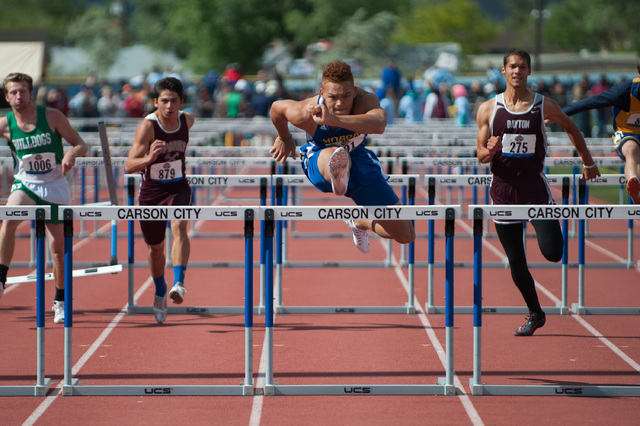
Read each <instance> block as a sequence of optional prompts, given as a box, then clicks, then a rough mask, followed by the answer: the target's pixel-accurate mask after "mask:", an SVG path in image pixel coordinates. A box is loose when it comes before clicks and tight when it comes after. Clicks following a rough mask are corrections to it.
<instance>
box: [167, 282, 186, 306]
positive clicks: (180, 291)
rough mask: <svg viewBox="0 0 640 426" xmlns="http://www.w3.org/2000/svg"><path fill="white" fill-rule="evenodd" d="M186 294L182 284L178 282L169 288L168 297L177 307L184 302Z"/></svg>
mask: <svg viewBox="0 0 640 426" xmlns="http://www.w3.org/2000/svg"><path fill="white" fill-rule="evenodd" d="M186 292H187V290H185V288H184V284H182V283H181V282H179V281H178V282H177V283H175V284H174V285H173V287H172V288H171V291H170V292H169V297H170V298H171V300H172V301H173V303H176V304H178V305H179V304H181V303H182V301H183V300H184V294H185V293H186Z"/></svg>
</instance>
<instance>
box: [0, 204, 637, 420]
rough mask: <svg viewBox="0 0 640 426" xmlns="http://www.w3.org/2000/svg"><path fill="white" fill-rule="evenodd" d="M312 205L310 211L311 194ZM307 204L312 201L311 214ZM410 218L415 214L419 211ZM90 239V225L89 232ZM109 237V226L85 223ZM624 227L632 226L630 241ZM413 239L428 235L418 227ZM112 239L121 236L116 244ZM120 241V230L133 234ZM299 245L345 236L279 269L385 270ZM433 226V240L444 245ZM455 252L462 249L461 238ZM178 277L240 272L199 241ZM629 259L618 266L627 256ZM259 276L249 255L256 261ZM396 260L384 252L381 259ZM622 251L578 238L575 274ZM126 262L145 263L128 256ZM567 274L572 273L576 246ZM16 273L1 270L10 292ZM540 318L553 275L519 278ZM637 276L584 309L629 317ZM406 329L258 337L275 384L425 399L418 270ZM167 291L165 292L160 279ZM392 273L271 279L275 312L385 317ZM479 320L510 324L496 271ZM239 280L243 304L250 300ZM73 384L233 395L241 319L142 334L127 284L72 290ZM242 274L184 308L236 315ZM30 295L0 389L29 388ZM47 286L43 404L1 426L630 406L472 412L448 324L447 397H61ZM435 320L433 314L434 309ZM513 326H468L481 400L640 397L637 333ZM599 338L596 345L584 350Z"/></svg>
mask: <svg viewBox="0 0 640 426" xmlns="http://www.w3.org/2000/svg"><path fill="white" fill-rule="evenodd" d="M310 194H315V193H314V192H310ZM312 202H314V201H312ZM418 203H419V202H418ZM603 224H604V222H598V221H594V222H591V223H590V225H589V226H590V228H589V229H590V232H593V233H596V232H600V231H612V230H616V231H619V232H620V233H623V234H624V233H626V223H609V224H608V225H606V226H605V227H604V228H601V226H602V225H603ZM92 225H93V224H89V225H88V228H89V229H90V230H91V229H93V228H92ZM100 225H101V226H104V227H105V232H108V224H107V223H101V224H100ZM636 225H638V223H636ZM416 226H417V230H418V233H420V234H424V233H425V232H426V224H425V223H420V222H418V223H417V225H416ZM124 227H125V225H124V224H121V225H120V232H125V229H124ZM469 227H470V223H469V221H468V220H466V219H462V220H459V221H457V222H456V235H457V237H456V238H455V259H456V261H467V262H470V261H471V260H472V255H473V249H472V239H471V238H468V235H469V233H470V228H469ZM137 229H138V228H137V225H136V230H137ZM196 229H197V230H196V234H197V235H200V236H204V235H205V234H207V233H213V232H218V233H220V232H238V233H240V232H241V231H242V223H240V222H206V223H199V224H198V225H197V228H196ZM296 230H297V231H298V232H300V233H308V232H322V233H326V234H334V233H344V234H345V236H346V237H347V238H301V237H295V238H290V240H289V251H288V253H289V259H290V260H292V261H294V260H308V259H314V258H319V259H322V260H327V261H335V260H354V261H360V260H363V261H364V260H367V261H370V260H371V261H373V260H375V261H380V262H382V261H384V259H385V257H386V254H385V249H386V247H387V246H386V244H385V243H383V242H382V241H381V240H379V239H376V238H372V240H371V242H372V251H371V253H370V254H369V255H362V254H360V253H359V252H357V251H356V250H355V248H354V247H353V245H352V243H351V240H350V238H348V235H346V232H348V230H347V228H346V226H344V224H342V223H337V222H336V223H322V224H317V223H313V222H300V223H298V224H297V225H296ZM442 231H443V224H442V223H436V232H439V233H442ZM465 234H466V235H465ZM191 242H192V258H191V259H192V261H194V262H195V261H202V262H207V261H208V262H210V261H212V260H215V261H236V262H239V261H241V260H242V259H243V256H244V245H243V242H242V240H241V239H238V238H223V237H220V238H210V237H209V238H197V237H194V238H192V240H191ZM638 245H639V244H638V243H634V253H638V249H640V247H638ZM27 246H28V241H27V240H26V239H22V240H19V242H18V247H17V250H16V256H15V260H16V261H18V260H26V259H27V258H28V250H27ZM255 246H256V247H255V259H256V260H257V259H258V246H259V244H258V242H257V240H256V244H255ZM393 247H394V248H393V254H394V259H396V260H397V259H399V258H400V249H399V247H398V246H397V245H394V246H393ZM426 247H427V246H426V240H425V239H424V238H420V239H419V240H418V242H417V244H416V261H417V262H425V261H426V260H427V248H426ZM527 247H528V251H529V256H530V261H531V262H537V261H540V260H541V259H540V254H539V252H538V250H537V247H535V240H534V239H529V240H528V246H527ZM626 250H627V247H626V239H624V238H604V237H598V238H590V239H589V242H588V244H587V253H586V256H587V259H588V261H589V262H596V261H597V262H616V261H619V259H620V258H623V259H624V258H626ZM108 253H109V240H108V239H107V238H89V239H76V240H75V252H74V260H75V261H78V262H79V261H87V262H91V261H99V262H102V261H106V260H107V259H108ZM435 253H436V262H442V261H443V260H444V242H443V240H442V239H441V238H439V239H438V240H437V241H436V252H435ZM126 256H127V252H126V243H125V241H124V239H121V240H120V241H119V245H118V258H119V260H120V261H121V262H123V261H124V262H126ZM135 256H136V259H137V260H138V261H143V260H144V257H145V246H144V244H143V243H142V240H141V239H140V238H137V239H136V244H135ZM570 256H571V258H570V260H571V261H576V259H577V248H576V243H575V239H572V241H571V243H570ZM484 260H485V261H486V262H492V261H501V260H502V255H501V249H500V247H499V243H498V242H497V240H496V239H495V238H492V237H491V236H489V238H487V239H486V243H485V248H484ZM29 272H31V270H29V269H20V268H12V269H11V271H10V275H11V276H13V275H22V274H26V273H29ZM472 272H473V271H472V270H471V268H456V269H455V271H454V274H455V275H454V282H455V298H454V299H455V304H456V305H457V306H468V305H471V304H472V302H473V296H472V283H473V274H472ZM533 274H534V278H535V279H536V281H537V282H538V284H539V286H540V295H541V301H542V304H543V306H554V305H555V303H556V302H557V301H558V300H559V298H560V269H558V268H555V269H551V268H545V269H540V268H537V269H534V270H533ZM638 274H639V271H638V270H637V269H626V268H615V269H614V268H588V269H587V271H586V274H585V275H586V280H587V286H588V287H587V293H586V305H587V306H636V307H638V306H640V292H639V291H638V288H637V283H638V278H639V275H638ZM415 275H416V276H415V281H416V295H415V299H416V307H417V308H418V309H419V311H418V312H417V313H416V314H411V315H407V314H383V315H380V314H376V315H373V314H352V315H349V314H286V315H285V314H277V315H276V318H275V324H276V326H275V330H274V366H273V368H274V381H275V383H276V384H283V385H285V384H286V385H289V384H311V385H317V384H345V383H347V384H348V383H375V384H435V383H436V382H437V380H438V378H440V377H442V376H443V375H444V367H443V360H444V353H443V349H444V346H445V323H444V315H439V314H437V315H436V314H429V315H426V314H424V313H423V309H422V307H424V305H425V303H426V301H427V287H426V282H427V270H426V268H416V270H415ZM167 279H168V280H171V279H172V272H171V270H169V269H168V270H167ZM406 279H407V276H406V269H403V268H398V267H389V268H286V269H285V270H284V274H283V301H284V303H285V305H287V306H289V305H290V306H309V305H311V306H378V305H380V306H387V305H402V304H404V303H405V302H406V300H407V293H406ZM577 280H578V273H577V270H575V269H571V270H570V272H569V302H570V303H573V302H576V301H577ZM483 281H484V289H485V294H484V304H485V306H489V305H494V306H521V305H522V300H521V298H520V296H519V294H518V293H517V290H516V289H515V286H513V284H512V282H511V279H510V276H509V272H508V270H506V269H504V268H485V269H484V270H483ZM435 282H436V288H435V300H436V301H439V300H440V301H443V298H444V270H443V269H442V268H437V269H436V271H435ZM258 283H259V273H258V270H257V268H256V270H255V273H254V295H255V296H254V297H255V300H256V303H257V300H258V294H259V288H258V287H259V284H258ZM74 284H75V285H74V307H75V316H74V318H75V320H74V326H73V359H72V363H73V365H74V377H76V378H78V380H79V382H80V384H84V385H131V384H133V385H140V384H143V385H149V386H155V385H158V386H161V385H169V386H178V385H238V384H239V383H241V382H242V380H243V377H244V318H243V315H239V314H204V315H188V314H184V315H183V314H177V315H170V316H169V317H168V319H167V322H166V323H165V324H163V325H157V324H156V323H155V321H154V319H153V316H152V315H146V314H135V315H131V314H127V313H126V303H127V272H126V270H125V272H122V273H120V274H117V275H102V276H94V277H91V278H82V279H80V278H79V279H76V280H75V281H74ZM134 286H135V292H136V303H137V304H138V305H140V306H150V305H151V302H152V297H153V288H152V287H153V286H152V285H151V284H150V280H149V275H148V271H147V270H146V268H144V267H137V268H135V271H134ZM243 286H244V271H243V269H242V268H224V267H221V268H197V267H191V268H189V269H188V271H187V278H186V287H187V290H188V293H187V296H186V300H185V303H186V304H189V305H191V306H242V304H243V296H244V294H243V293H244V291H243ZM34 296H35V284H22V285H16V286H12V287H10V288H9V290H8V291H7V292H6V293H5V296H4V297H3V298H2V300H1V301H0V321H1V322H2V324H3V333H2V335H1V337H0V354H1V355H2V359H3V362H2V364H1V366H0V385H3V386H7V385H33V383H34V382H35V372H36V357H35V353H36V350H35V340H36V336H35V303H34ZM52 299H53V285H52V283H51V282H47V287H46V309H47V311H46V312H47V318H46V323H45V324H46V331H45V336H46V338H45V341H46V358H45V375H46V377H48V378H51V380H52V390H51V391H50V392H49V394H48V396H46V397H0V412H1V413H2V424H6V425H17V424H63V423H64V424H73V423H82V424H114V423H118V424H125V425H126V424H132V425H133V424H136V425H137V424H151V423H154V424H168V423H175V422H182V423H186V424H203V423H207V424H225V425H298V424H308V425H325V424H354V423H361V424H376V425H377V424H415V425H422V424H492V425H494V424H496V425H500V424H509V425H511V424H525V423H534V422H535V423H541V424H561V423H569V422H575V423H580V424H603V423H615V424H620V425H623V424H629V425H631V424H636V423H637V417H638V414H639V413H640V409H639V408H638V407H640V404H639V401H638V398H636V397H624V398H623V397H619V398H610V397H609V398H580V397H569V396H559V397H548V396H545V397H540V396H472V395H471V391H470V388H469V379H470V378H471V377H472V374H473V357H472V354H473V349H472V348H473V319H472V316H471V315H470V314H456V315H455V328H454V367H455V377H454V378H455V384H456V387H457V388H458V392H457V393H458V394H457V395H456V396H441V395H437V396H376V395H371V394H369V395H354V394H352V395H345V396H263V395H260V394H258V395H255V396H155V395H149V396H69V397H64V396H62V395H61V394H60V388H59V386H60V382H61V381H62V379H63V372H64V366H63V339H64V336H63V334H64V331H63V327H62V326H61V325H55V324H53V322H52V313H51V311H49V308H50V301H51V300H52ZM436 304H437V303H436ZM523 321H524V319H523V318H522V316H521V315H504V314H499V315H498V314H490V315H485V316H484V317H483V336H482V349H483V357H482V371H483V376H482V379H483V382H484V383H486V384H504V385H514V384H515V385H523V384H532V385H540V384H550V385H564V384H574V385H575V386H580V385H588V384H597V385H612V384H616V385H635V386H638V385H640V367H638V363H639V362H640V341H639V338H638V333H637V330H638V328H639V326H640V318H639V317H638V315H625V316H622V315H583V316H577V315H562V316H560V315H550V316H549V317H548V319H547V325H546V326H545V327H544V328H542V329H541V330H539V331H538V332H536V334H535V336H533V337H530V338H519V337H514V336H513V335H512V331H513V330H514V329H515V328H517V327H518V326H519V325H521V324H522V322H523ZM263 324H264V316H263V315H256V316H255V326H254V347H253V349H254V351H253V354H254V358H253V367H254V371H255V379H256V387H257V388H258V389H259V388H260V384H261V383H263V379H264V371H265V366H264V362H265V360H264V327H263ZM594 334H596V335H598V336H599V337H596V335H594Z"/></svg>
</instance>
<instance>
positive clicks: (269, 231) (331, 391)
mask: <svg viewBox="0 0 640 426" xmlns="http://www.w3.org/2000/svg"><path fill="white" fill-rule="evenodd" d="M391 207H393V208H394V209H396V213H395V215H396V217H394V218H396V219H406V220H416V219H425V212H427V213H428V217H434V216H435V217H437V218H439V219H443V220H445V233H446V235H447V244H446V257H447V260H448V263H447V268H446V278H445V279H446V288H447V291H446V299H447V301H446V304H447V312H446V352H447V353H446V368H445V370H446V371H445V373H446V376H445V377H444V378H443V379H440V380H439V383H438V384H432V385H427V384H424V385H378V384H373V385H369V384H365V385H363V384H355V385H354V384H342V385H281V384H276V383H275V382H274V380H273V378H274V371H273V327H274V314H275V310H274V303H273V302H274V294H273V289H274V285H273V258H274V256H273V237H274V228H275V221H276V220H319V221H323V220H334V219H327V218H326V216H325V213H326V211H327V210H329V209H332V210H333V211H334V212H338V211H346V210H347V209H348V210H350V211H352V210H353V209H358V210H359V212H360V213H361V214H363V215H365V214H366V215H368V216H370V217H376V215H378V216H380V214H381V213H382V212H386V211H388V210H387V209H389V208H391ZM459 215H460V206H438V207H434V206H366V207H363V206H356V207H354V206H345V207H286V206H276V207H272V208H264V209H260V218H261V219H262V220H264V221H265V239H264V245H263V247H262V250H263V251H264V252H265V258H266V259H267V283H266V299H267V301H269V302H268V303H267V305H266V314H265V327H266V331H265V333H266V334H265V344H266V345H267V355H266V357H267V359H266V372H265V381H264V394H265V395H350V394H352V393H353V392H352V391H351V390H353V389H366V390H367V394H368V395H455V393H456V388H455V386H454V384H453V371H454V370H453V237H454V233H455V228H454V226H455V219H456V217H458V216H459ZM385 217H386V216H385ZM410 260H411V259H410ZM331 309H333V310H334V312H335V309H336V308H331ZM352 309H354V310H355V309H357V308H352ZM340 311H342V312H348V313H352V312H351V311H349V309H347V310H343V309H340ZM322 312H326V310H325V309H320V310H319V311H318V312H317V313H322ZM314 313H316V312H314Z"/></svg>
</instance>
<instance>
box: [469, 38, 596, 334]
mask: <svg viewBox="0 0 640 426" xmlns="http://www.w3.org/2000/svg"><path fill="white" fill-rule="evenodd" d="M502 74H504V76H505V77H506V81H507V88H506V90H505V91H504V93H501V94H499V95H497V96H496V97H494V98H492V99H489V100H488V101H486V102H484V103H483V104H482V105H480V108H479V110H478V117H477V121H478V141H477V145H478V160H479V161H480V162H481V163H491V173H492V174H493V181H492V183H491V188H490V191H489V195H490V196H491V201H492V203H493V204H555V203H554V201H553V197H552V196H551V190H550V189H549V185H548V183H547V179H546V177H545V175H544V173H543V168H544V159H545V157H546V155H547V141H546V134H545V130H544V129H545V128H544V122H545V120H550V121H553V122H555V123H556V124H558V125H559V126H560V127H562V128H563V129H564V130H565V131H566V132H567V135H568V136H569V139H570V140H571V143H572V144H573V145H574V146H575V148H576V150H577V151H578V153H579V154H580V157H581V158H582V162H583V164H584V166H583V168H582V176H583V177H584V178H585V179H594V178H596V177H598V176H600V171H599V170H598V167H597V166H596V164H595V162H594V161H593V158H592V157H591V154H590V153H589V150H588V149H587V146H586V144H585V141H584V138H583V137H582V134H581V133H580V131H579V130H578V127H577V126H576V125H575V124H574V122H573V121H571V119H570V118H569V117H568V116H567V115H565V114H564V113H563V112H562V110H561V109H560V106H559V105H558V103H557V102H556V101H554V100H553V99H551V98H547V97H544V96H542V95H540V94H537V93H534V92H533V91H532V90H531V89H529V88H528V87H527V78H528V77H529V75H530V74H531V57H530V56H529V54H528V53H527V52H526V51H524V50H518V49H514V50H510V51H509V52H507V53H506V54H505V55H504V61H503V66H502ZM531 224H532V225H533V227H534V229H535V231H536V235H537V238H538V246H539V248H540V251H541V252H542V254H543V255H544V257H545V258H546V259H547V260H549V261H552V262H558V261H560V260H561V259H562V248H563V239H562V230H561V229H560V222H559V221H557V220H532V221H531ZM495 227H496V233H497V234H498V238H499V239H500V243H501V244H502V247H503V248H504V251H505V254H506V255H507V258H508V259H509V267H510V268H511V277H512V278H513V281H514V283H515V285H516V287H518V289H519V290H520V293H521V294H522V296H523V298H524V301H525V303H526V304H527V307H528V309H529V316H528V317H527V322H526V323H525V324H524V325H522V326H521V327H519V328H518V329H517V330H516V331H515V332H514V334H515V335H517V336H531V335H532V334H533V333H534V332H535V331H536V330H537V329H538V328H540V327H542V326H544V324H545V314H544V312H543V311H542V308H541V307H540V302H539V300H538V294H537V292H536V288H535V282H534V280H533V277H532V276H531V273H530V272H529V267H528V265H527V258H526V251H525V247H524V243H523V227H522V222H521V221H518V222H513V221H497V220H496V221H495Z"/></svg>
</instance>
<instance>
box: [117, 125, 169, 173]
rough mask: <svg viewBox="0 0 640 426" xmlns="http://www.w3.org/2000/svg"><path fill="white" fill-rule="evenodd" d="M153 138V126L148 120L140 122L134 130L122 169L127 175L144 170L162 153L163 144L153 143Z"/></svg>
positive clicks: (160, 142) (161, 142)
mask: <svg viewBox="0 0 640 426" xmlns="http://www.w3.org/2000/svg"><path fill="white" fill-rule="evenodd" d="M153 136H154V132H153V124H151V122H150V121H149V120H146V119H145V120H142V122H141V123H140V124H139V125H138V128H137V129H136V135H135V139H134V140H133V145H132V146H131V149H130V150H129V155H128V157H127V161H126V163H125V164H124V169H125V170H126V172H127V173H136V172H139V171H142V170H144V169H145V167H147V166H148V165H149V164H151V163H152V162H153V160H155V159H156V157H157V156H158V154H159V153H160V152H162V150H163V149H164V142H163V141H159V140H156V141H153ZM152 142H153V143H152Z"/></svg>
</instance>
